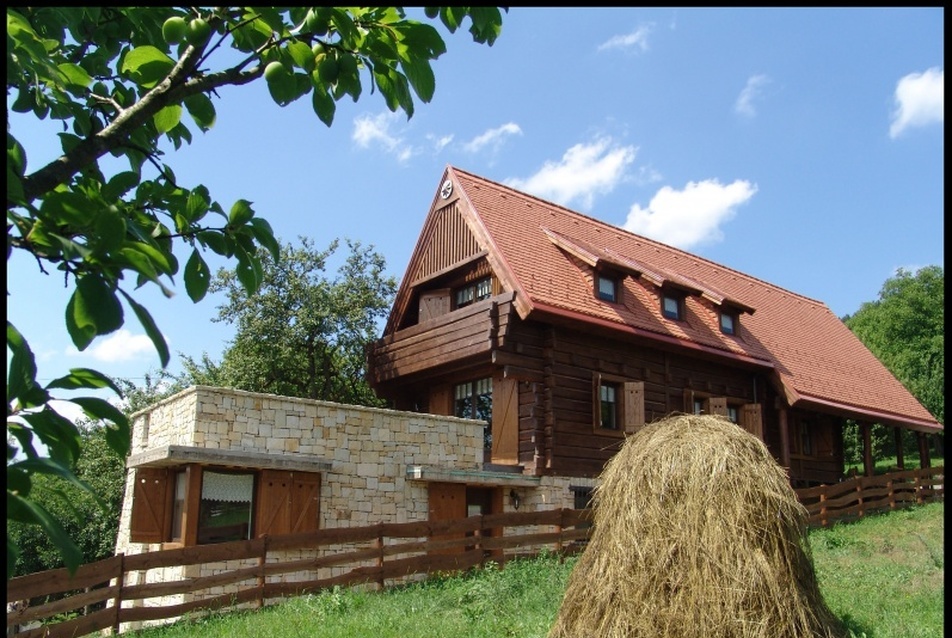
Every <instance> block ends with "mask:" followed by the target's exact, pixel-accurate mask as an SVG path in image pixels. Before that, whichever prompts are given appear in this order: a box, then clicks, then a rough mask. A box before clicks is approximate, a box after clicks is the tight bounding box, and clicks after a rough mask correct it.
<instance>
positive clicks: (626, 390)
mask: <svg viewBox="0 0 952 638" xmlns="http://www.w3.org/2000/svg"><path fill="white" fill-rule="evenodd" d="M593 378H594V381H593V395H594V396H593V402H594V405H593V410H592V412H593V420H592V428H593V429H594V431H595V432H596V433H599V434H613V435H617V436H621V435H624V434H634V433H635V432H637V431H638V430H639V429H641V427H642V426H643V425H644V424H645V383H644V381H627V380H625V379H623V378H620V377H612V376H610V375H603V374H600V373H596V374H595V375H594V377H593Z"/></svg>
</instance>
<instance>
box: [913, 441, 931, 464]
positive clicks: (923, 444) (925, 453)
mask: <svg viewBox="0 0 952 638" xmlns="http://www.w3.org/2000/svg"><path fill="white" fill-rule="evenodd" d="M916 436H917V437H918V438H919V467H921V468H927V467H931V466H932V463H931V461H930V460H929V442H928V441H927V440H926V436H927V435H926V433H925V432H916Z"/></svg>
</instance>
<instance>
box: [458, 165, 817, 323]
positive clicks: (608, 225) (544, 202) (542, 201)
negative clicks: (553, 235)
mask: <svg viewBox="0 0 952 638" xmlns="http://www.w3.org/2000/svg"><path fill="white" fill-rule="evenodd" d="M447 168H450V169H452V170H453V171H454V172H457V173H462V174H464V175H466V176H467V177H470V178H473V179H476V180H479V181H481V182H485V183H487V184H490V185H492V186H494V187H497V188H502V189H505V190H506V191H508V192H511V193H514V194H516V195H519V196H520V197H525V198H527V199H532V200H535V201H537V202H539V203H540V204H542V205H545V206H549V207H551V208H556V209H559V210H561V211H563V212H565V213H568V214H570V215H574V216H576V217H581V218H583V219H586V220H589V221H592V222H595V223H596V224H600V225H601V226H603V227H605V228H610V229H612V230H615V231H618V232H622V233H626V234H628V235H630V236H631V237H636V238H638V239H640V240H643V241H646V242H649V243H651V244H653V245H655V246H660V247H662V248H665V249H667V250H671V251H675V252H677V253H679V254H681V255H683V256H685V257H691V258H694V259H699V260H701V261H703V262H705V263H707V264H709V265H711V266H716V267H718V268H722V269H724V270H726V271H729V272H731V273H733V274H736V275H739V276H741V277H744V278H747V279H749V280H753V281H755V282H757V283H759V284H761V285H764V286H767V287H769V288H772V289H774V290H777V291H780V292H783V293H786V294H788V295H792V296H794V297H797V298H799V299H803V300H804V301H808V302H810V303H813V304H816V305H817V306H822V307H824V308H827V309H829V306H827V305H826V303H824V302H823V301H821V300H819V299H814V298H812V297H807V296H806V295H803V294H801V293H798V292H794V291H793V290H789V289H787V288H784V287H782V286H778V285H777V284H774V283H771V282H769V281H767V280H765V279H761V278H760V277H755V276H754V275H751V274H748V273H745V272H742V271H740V270H737V269H736V268H732V267H730V266H725V265H724V264H721V263H719V262H716V261H714V260H712V259H708V258H707V257H702V256H701V255H697V254H695V253H691V252H688V251H686V250H684V249H682V248H678V247H676V246H671V245H670V244H665V243H664V242H660V241H658V240H657V239H651V238H650V237H646V236H644V235H639V234H637V233H634V232H632V231H630V230H628V229H626V228H623V227H621V226H617V225H615V224H612V223H609V222H606V221H605V220H603V219H598V218H597V217H593V216H591V215H586V214H585V213H580V212H579V211H577V210H573V209H571V208H568V207H567V206H563V205H561V204H557V203H555V202H551V201H549V200H547V199H542V198H541V197H538V196H536V195H532V194H530V193H526V192H524V191H520V190H518V189H516V188H514V187H512V186H508V185H506V184H503V183H501V182H497V181H495V180H492V179H489V178H488V177H483V176H482V175H477V174H476V173H473V172H471V171H467V170H465V169H462V168H459V167H458V166H455V165H452V164H451V165H447ZM698 283H703V282H698ZM830 312H832V310H831V311H830Z"/></svg>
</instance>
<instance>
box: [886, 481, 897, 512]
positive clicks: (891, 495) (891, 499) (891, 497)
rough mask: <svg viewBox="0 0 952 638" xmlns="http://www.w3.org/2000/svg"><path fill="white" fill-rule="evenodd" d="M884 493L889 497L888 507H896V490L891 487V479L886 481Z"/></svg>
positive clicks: (892, 508)
mask: <svg viewBox="0 0 952 638" xmlns="http://www.w3.org/2000/svg"><path fill="white" fill-rule="evenodd" d="M886 493H887V495H888V498H889V509H891V510H894V509H896V491H895V490H894V489H893V480H892V479H889V480H888V481H886Z"/></svg>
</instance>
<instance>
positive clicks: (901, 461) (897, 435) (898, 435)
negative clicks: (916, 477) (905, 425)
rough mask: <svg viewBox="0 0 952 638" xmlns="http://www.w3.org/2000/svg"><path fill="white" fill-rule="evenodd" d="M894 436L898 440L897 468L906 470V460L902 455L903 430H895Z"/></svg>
mask: <svg viewBox="0 0 952 638" xmlns="http://www.w3.org/2000/svg"><path fill="white" fill-rule="evenodd" d="M893 434H894V436H895V438H896V467H897V468H898V469H899V470H900V471H902V470H904V469H906V464H905V459H904V458H903V453H902V428H893Z"/></svg>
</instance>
